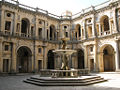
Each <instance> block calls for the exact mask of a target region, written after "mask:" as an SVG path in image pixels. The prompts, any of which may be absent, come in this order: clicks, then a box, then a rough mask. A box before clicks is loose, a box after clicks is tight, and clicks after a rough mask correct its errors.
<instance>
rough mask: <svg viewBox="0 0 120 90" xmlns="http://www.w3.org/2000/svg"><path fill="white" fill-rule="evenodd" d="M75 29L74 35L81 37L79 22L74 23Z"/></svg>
mask: <svg viewBox="0 0 120 90" xmlns="http://www.w3.org/2000/svg"><path fill="white" fill-rule="evenodd" d="M75 30H76V32H77V34H76V35H77V36H76V37H81V25H80V24H77V25H76V27H75Z"/></svg>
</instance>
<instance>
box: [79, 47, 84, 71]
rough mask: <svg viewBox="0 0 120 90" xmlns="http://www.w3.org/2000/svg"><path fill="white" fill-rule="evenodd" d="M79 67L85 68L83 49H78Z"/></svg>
mask: <svg viewBox="0 0 120 90" xmlns="http://www.w3.org/2000/svg"><path fill="white" fill-rule="evenodd" d="M78 69H84V52H83V50H81V49H80V50H78Z"/></svg>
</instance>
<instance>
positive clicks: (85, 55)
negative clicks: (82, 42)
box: [84, 45, 89, 68]
mask: <svg viewBox="0 0 120 90" xmlns="http://www.w3.org/2000/svg"><path fill="white" fill-rule="evenodd" d="M84 53H85V54H84V58H85V59H84V60H85V62H84V63H85V68H88V67H89V66H88V51H87V45H86V46H85V52H84Z"/></svg>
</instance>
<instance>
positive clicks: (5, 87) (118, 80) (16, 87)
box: [0, 72, 120, 90]
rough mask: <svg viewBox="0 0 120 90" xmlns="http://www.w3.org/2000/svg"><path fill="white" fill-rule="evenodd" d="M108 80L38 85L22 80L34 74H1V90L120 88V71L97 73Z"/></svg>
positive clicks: (108, 89)
mask: <svg viewBox="0 0 120 90" xmlns="http://www.w3.org/2000/svg"><path fill="white" fill-rule="evenodd" d="M97 75H100V76H102V77H104V78H105V79H109V80H108V81H107V82H103V83H98V84H94V85H89V86H48V87H47V86H36V85H32V84H27V83H24V82H22V81H23V80H24V79H26V78H29V77H30V76H32V75H17V76H0V90H120V73H116V72H113V73H112V72H111V73H110V72H109V73H100V74H97Z"/></svg>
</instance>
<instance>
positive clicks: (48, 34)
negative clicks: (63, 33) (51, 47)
mask: <svg viewBox="0 0 120 90" xmlns="http://www.w3.org/2000/svg"><path fill="white" fill-rule="evenodd" d="M48 35H49V34H48V29H47V39H48Z"/></svg>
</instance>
